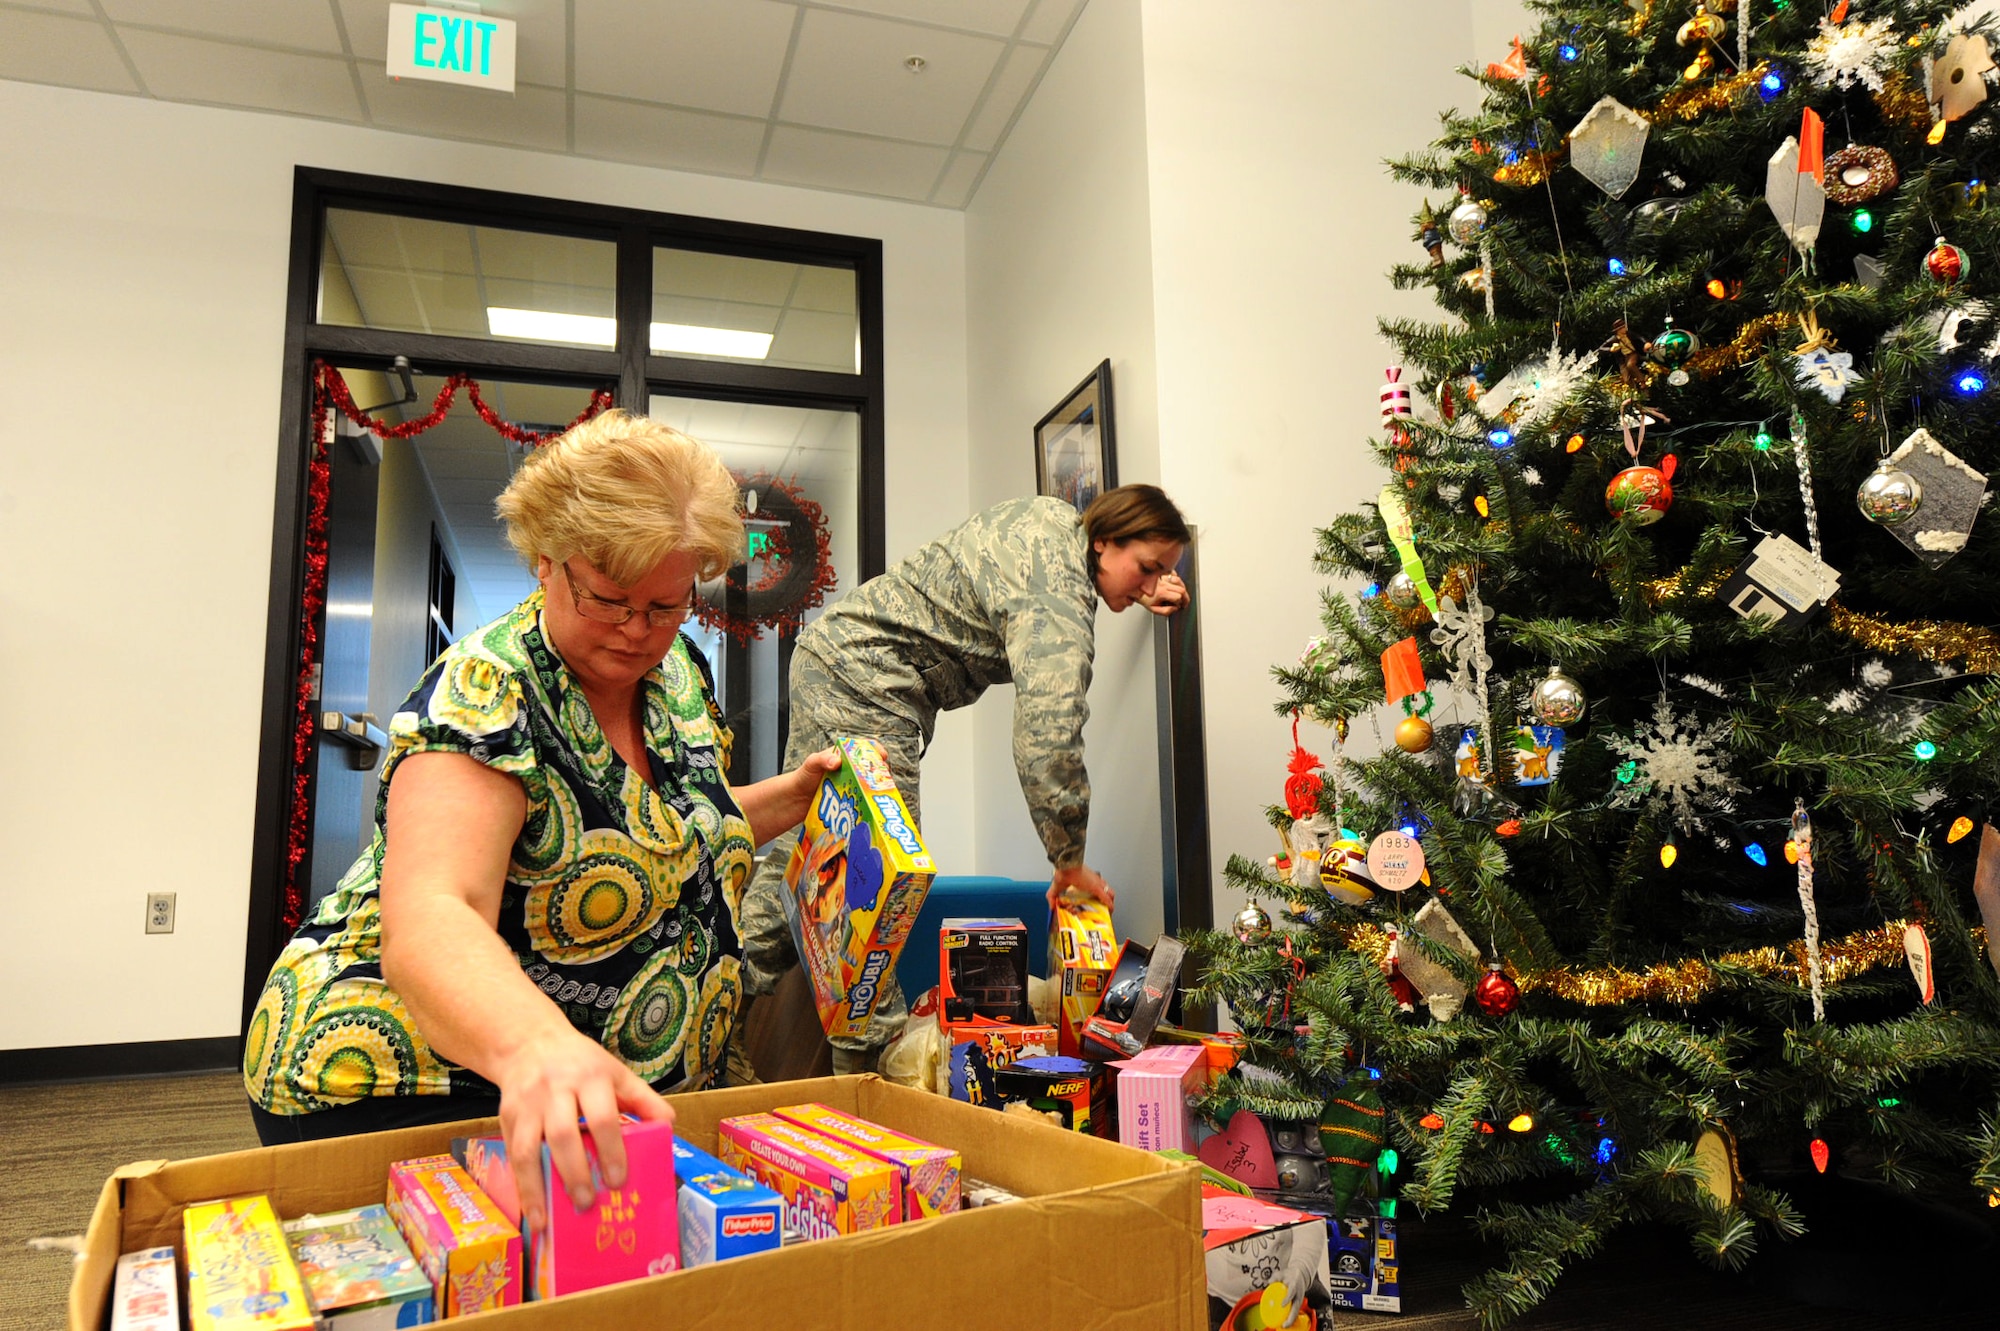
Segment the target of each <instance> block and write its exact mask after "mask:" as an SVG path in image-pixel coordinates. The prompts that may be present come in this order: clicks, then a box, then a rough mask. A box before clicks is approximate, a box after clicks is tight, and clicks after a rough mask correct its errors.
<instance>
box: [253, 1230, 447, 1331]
mask: <svg viewBox="0 0 2000 1331" xmlns="http://www.w3.org/2000/svg"><path fill="white" fill-rule="evenodd" d="M285 1238H286V1239H287V1240H288V1241H289V1242H290V1243H291V1245H292V1257H293V1258H294V1260H296V1261H297V1262H298V1264H299V1275H300V1277H301V1278H302V1279H303V1280H304V1281H305V1286H306V1297H307V1298H308V1299H310V1300H311V1301H312V1306H313V1311H314V1312H316V1313H318V1314H319V1316H320V1322H321V1324H322V1325H323V1326H324V1327H326V1328H327V1331H395V1328H398V1327H405V1326H424V1325H427V1324H428V1323H431V1322H434V1321H436V1320H437V1299H436V1295H435V1292H434V1291H433V1290H432V1288H431V1282H430V1277H429V1276H426V1275H425V1274H424V1272H423V1268H422V1267H420V1266H418V1265H417V1259H416V1258H415V1257H413V1256H411V1254H410V1249H409V1247H408V1245H406V1244H405V1243H404V1242H403V1237H402V1235H400V1234H398V1233H397V1232H396V1225H395V1222H394V1221H392V1220H390V1219H389V1209H388V1208H387V1207H385V1206H359V1207H356V1208H354V1209H353V1210H350V1211H337V1212H335V1213H333V1214H331V1215H308V1216H301V1217H299V1218H298V1219H297V1220H287V1221H285Z"/></svg>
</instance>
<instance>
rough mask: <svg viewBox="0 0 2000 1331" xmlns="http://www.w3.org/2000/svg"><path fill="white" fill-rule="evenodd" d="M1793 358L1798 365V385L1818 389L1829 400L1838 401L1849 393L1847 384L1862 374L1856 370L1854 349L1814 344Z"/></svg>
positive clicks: (1795, 369)
mask: <svg viewBox="0 0 2000 1331" xmlns="http://www.w3.org/2000/svg"><path fill="white" fill-rule="evenodd" d="M1792 361H1793V364H1794V366H1795V367H1796V368H1794V369H1793V371H1792V377H1793V378H1794V379H1796V380H1797V381H1798V385H1799V387H1800V388H1817V389H1818V390H1819V391H1820V392H1822V393H1824V394H1825V395H1826V400H1827V401H1828V402H1838V401H1840V399H1841V398H1843V397H1845V396H1847V386H1848V385H1849V384H1851V383H1853V382H1854V381H1855V380H1857V379H1859V378H1860V377H1861V376H1860V375H1858V374H1856V373H1855V372H1854V356H1853V353H1851V352H1846V351H1834V350H1832V349H1831V348H1828V347H1815V348H1814V349H1813V350H1811V351H1808V352H1805V353H1804V354H1802V355H1798V356H1794V357H1793V358H1792Z"/></svg>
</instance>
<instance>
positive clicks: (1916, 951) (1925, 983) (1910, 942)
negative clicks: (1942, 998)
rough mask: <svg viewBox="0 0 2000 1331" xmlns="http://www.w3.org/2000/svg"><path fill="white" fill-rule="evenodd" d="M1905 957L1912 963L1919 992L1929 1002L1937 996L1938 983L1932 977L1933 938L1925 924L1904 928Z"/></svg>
mask: <svg viewBox="0 0 2000 1331" xmlns="http://www.w3.org/2000/svg"><path fill="white" fill-rule="evenodd" d="M1903 959H1904V960H1906V961H1908V962H1909V963H1910V975H1911V976H1912V977H1913V978H1914V979H1915V980H1916V982H1917V992H1918V993H1920V994H1922V995H1923V996H1924V1002H1926V1003H1928V1002H1930V1001H1931V1000H1932V999H1933V998H1936V997H1937V984H1936V982H1935V981H1933V980H1932V978H1931V940H1930V938H1929V936H1928V935H1926V934H1925V933H1924V926H1922V925H1921V924H1913V925H1911V926H1910V927H1909V928H1907V929H1905V930H1903Z"/></svg>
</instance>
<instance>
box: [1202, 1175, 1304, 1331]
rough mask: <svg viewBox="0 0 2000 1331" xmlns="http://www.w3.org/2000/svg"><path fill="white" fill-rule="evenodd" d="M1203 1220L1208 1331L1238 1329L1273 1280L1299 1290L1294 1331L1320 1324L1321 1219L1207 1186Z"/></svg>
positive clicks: (1293, 1289) (1203, 1202) (1257, 1322)
mask: <svg viewBox="0 0 2000 1331" xmlns="http://www.w3.org/2000/svg"><path fill="white" fill-rule="evenodd" d="M1201 1220H1202V1248H1203V1250H1204V1253H1205V1256H1206V1258H1207V1266H1208V1309H1209V1325H1210V1327H1211V1328H1212V1331H1225V1329H1226V1331H1239V1328H1241V1327H1243V1326H1244V1324H1245V1321H1246V1318H1245V1314H1246V1313H1248V1312H1249V1311H1250V1310H1251V1309H1254V1308H1256V1307H1257V1306H1258V1304H1259V1303H1260V1302H1261V1301H1262V1299H1263V1296H1264V1291H1265V1290H1266V1289H1268V1288H1270V1286H1271V1285H1272V1284H1273V1283H1274V1282H1282V1283H1284V1284H1285V1285H1286V1286H1287V1287H1288V1288H1289V1289H1290V1290H1291V1292H1292V1293H1294V1294H1297V1293H1298V1292H1299V1291H1298V1289H1297V1288H1296V1287H1297V1286H1299V1285H1303V1286H1304V1287H1305V1292H1304V1295H1303V1297H1302V1299H1301V1301H1300V1304H1299V1313H1298V1320H1297V1321H1295V1322H1293V1323H1292V1326H1293V1328H1294V1331H1307V1328H1311V1327H1316V1326H1319V1325H1321V1319H1322V1318H1323V1317H1324V1315H1325V1313H1326V1312H1327V1309H1328V1308H1329V1306H1330V1299H1329V1295H1328V1270H1327V1233H1326V1221H1325V1220H1323V1219H1321V1218H1320V1217H1319V1216H1316V1215H1307V1214H1306V1213H1305V1212H1303V1211H1293V1210H1290V1209H1288V1208H1286V1207H1283V1206H1273V1205H1271V1204H1270V1203H1269V1202H1263V1201H1258V1200H1256V1199H1255V1198H1251V1197H1243V1196H1239V1195H1237V1194H1236V1193H1233V1192H1230V1191H1228V1190H1227V1189H1224V1188H1217V1187H1212V1186H1210V1185H1208V1184H1203V1185H1202V1190H1201ZM1248 1320H1250V1321H1252V1322H1254V1323H1255V1324H1256V1325H1262V1324H1263V1323H1262V1322H1261V1321H1256V1319H1255V1318H1251V1319H1248Z"/></svg>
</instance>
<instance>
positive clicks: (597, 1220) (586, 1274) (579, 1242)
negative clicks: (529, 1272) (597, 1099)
mask: <svg viewBox="0 0 2000 1331" xmlns="http://www.w3.org/2000/svg"><path fill="white" fill-rule="evenodd" d="M621 1130H622V1132H623V1134H624V1139H625V1182H624V1184H623V1185H622V1186H620V1187H616V1188H613V1187H610V1186H608V1185H607V1184H606V1183H605V1182H604V1176H603V1174H601V1173H600V1172H599V1171H598V1164H597V1142H596V1141H595V1140H594V1139H593V1138H592V1137H591V1135H590V1134H589V1133H588V1132H586V1133H584V1134H583V1151H584V1154H585V1155H586V1156H588V1157H589V1159H590V1182H591V1186H592V1187H593V1188H594V1189H595V1190H596V1192H597V1200H596V1202H594V1203H592V1205H591V1206H590V1208H589V1209H588V1210H584V1211H579V1210H577V1209H576V1207H574V1206H572V1205H570V1204H569V1203H568V1196H569V1189H568V1187H567V1186H566V1185H565V1184H564V1182H563V1179H562V1175H561V1173H560V1172H559V1171H558V1170H557V1169H556V1166H555V1160H554V1157H553V1156H552V1154H551V1153H550V1151H549V1148H548V1147H547V1146H544V1147H542V1195H543V1196H544V1197H547V1198H548V1199H549V1208H548V1211H549V1228H548V1233H547V1234H546V1235H544V1236H543V1237H541V1238H539V1239H537V1240H536V1241H535V1245H534V1247H535V1252H534V1265H533V1270H534V1297H535V1298H537V1299H552V1298H555V1297H556V1296H557V1295H558V1294H573V1293H575V1292H576V1291H578V1290H584V1289H596V1288H598V1287H599V1286H602V1285H615V1284H618V1283H619V1282H620V1281H624V1280H637V1279H639V1278H640V1277H641V1276H657V1275H663V1274H665V1273H666V1272H668V1271H673V1270H677V1269H679V1267H680V1264H681V1234H680V1194H679V1192H678V1190H677V1189H676V1188H675V1186H674V1127H673V1124H672V1123H668V1122H664V1121H662V1122H653V1123H625V1124H622V1125H621Z"/></svg>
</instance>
